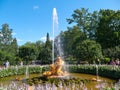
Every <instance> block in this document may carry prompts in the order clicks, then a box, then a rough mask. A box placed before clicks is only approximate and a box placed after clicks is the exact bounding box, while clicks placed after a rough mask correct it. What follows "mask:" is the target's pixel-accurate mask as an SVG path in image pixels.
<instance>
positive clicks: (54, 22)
mask: <svg viewBox="0 0 120 90" xmlns="http://www.w3.org/2000/svg"><path fill="white" fill-rule="evenodd" d="M57 30H58V16H57V11H56V8H53V42H52V63H54V32H55V31H57Z"/></svg>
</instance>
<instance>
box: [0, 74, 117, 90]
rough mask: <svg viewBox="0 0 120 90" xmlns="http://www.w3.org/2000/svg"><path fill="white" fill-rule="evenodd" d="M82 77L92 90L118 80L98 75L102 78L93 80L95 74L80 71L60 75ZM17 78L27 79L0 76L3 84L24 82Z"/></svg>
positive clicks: (31, 76) (20, 76) (37, 75)
mask: <svg viewBox="0 0 120 90" xmlns="http://www.w3.org/2000/svg"><path fill="white" fill-rule="evenodd" d="M40 76H41V74H30V75H29V78H34V77H40ZM70 77H73V78H80V79H82V80H83V79H85V80H90V82H89V83H85V86H86V87H87V88H88V89H92V90H98V88H100V87H108V86H109V87H111V86H112V85H113V84H114V83H115V82H116V81H115V80H112V79H109V78H104V77H98V78H99V79H98V80H100V82H98V81H96V80H93V78H94V79H96V76H95V75H90V74H79V73H70V75H69V76H66V77H60V78H68V79H69V78H70ZM16 78H20V79H25V75H19V76H11V77H4V78H0V84H2V85H9V84H10V83H11V82H12V81H14V82H16V83H20V84H22V83H23V82H22V81H21V80H20V81H19V80H16Z"/></svg>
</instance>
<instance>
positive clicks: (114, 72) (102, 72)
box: [68, 65, 120, 79]
mask: <svg viewBox="0 0 120 90" xmlns="http://www.w3.org/2000/svg"><path fill="white" fill-rule="evenodd" d="M97 67H98V75H99V76H103V77H108V78H111V79H120V66H112V65H99V66H97ZM68 69H69V72H70V73H86V74H93V75H96V73H97V69H96V65H72V66H69V67H68Z"/></svg>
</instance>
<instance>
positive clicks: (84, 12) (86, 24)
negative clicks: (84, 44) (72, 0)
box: [67, 8, 99, 39]
mask: <svg viewBox="0 0 120 90" xmlns="http://www.w3.org/2000/svg"><path fill="white" fill-rule="evenodd" d="M98 16H99V14H98V12H97V11H94V12H93V13H90V12H89V11H88V9H85V8H81V9H76V10H75V11H74V13H73V14H72V18H71V19H67V22H68V23H69V24H72V23H75V24H76V25H77V26H78V27H79V29H80V30H81V31H82V32H83V33H84V34H86V35H87V36H88V37H89V38H91V39H92V38H93V35H94V34H95V29H96V27H97V24H98V21H99V20H98V19H99V18H98Z"/></svg>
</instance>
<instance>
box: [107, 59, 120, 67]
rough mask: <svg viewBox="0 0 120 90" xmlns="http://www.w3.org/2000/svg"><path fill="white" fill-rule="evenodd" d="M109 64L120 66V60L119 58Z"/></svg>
mask: <svg viewBox="0 0 120 90" xmlns="http://www.w3.org/2000/svg"><path fill="white" fill-rule="evenodd" d="M109 64H110V65H119V66H120V60H119V58H117V59H112V60H110V62H109Z"/></svg>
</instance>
